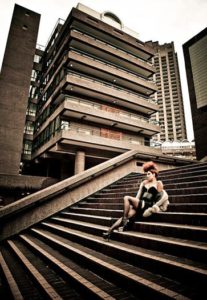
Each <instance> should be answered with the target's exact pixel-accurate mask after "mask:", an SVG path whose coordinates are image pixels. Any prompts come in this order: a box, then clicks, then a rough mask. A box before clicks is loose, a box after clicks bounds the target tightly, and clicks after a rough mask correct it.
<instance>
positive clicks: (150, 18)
mask: <svg viewBox="0 0 207 300" xmlns="http://www.w3.org/2000/svg"><path fill="white" fill-rule="evenodd" d="M15 3H17V4H19V5H21V6H24V7H26V8H28V9H30V10H33V11H35V12H37V13H39V14H41V21H40V28H39V34H38V41H37V42H38V44H40V45H43V46H44V45H46V44H47V41H48V38H49V36H50V34H51V32H52V30H53V28H54V26H55V24H56V23H57V20H58V19H59V18H61V19H63V20H66V18H67V16H68V14H69V13H70V11H71V9H72V7H76V5H77V4H78V3H82V4H84V5H86V6H88V7H90V8H92V9H94V10H96V11H97V12H99V13H102V12H105V11H111V12H113V13H114V14H116V15H117V16H118V17H119V19H121V21H122V23H123V24H124V26H126V27H128V28H130V29H132V30H134V31H136V32H138V33H139V39H140V40H141V41H143V42H145V41H149V40H152V41H159V43H160V44H164V43H170V42H172V41H173V42H174V45H175V51H176V52H177V54H178V61H179V67H180V76H181V85H182V92H183V100H184V110H185V119H186V126H187V137H188V140H189V141H191V140H193V139H194V134H193V127H192V117H191V109H190V102H189V94H188V86H187V79H186V73H185V65H184V57H183V49H182V45H183V44H184V43H185V42H187V41H188V40H189V39H190V38H192V37H193V36H194V35H196V34H197V33H199V32H200V31H201V30H203V29H204V28H205V27H206V26H207V0H79V1H78V0H0V28H1V30H0V41H1V43H0V67H1V65H2V60H3V55H4V51H5V47H6V41H7V36H8V32H9V27H10V23H11V18H12V14H13V9H14V4H15Z"/></svg>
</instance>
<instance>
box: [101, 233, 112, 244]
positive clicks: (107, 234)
mask: <svg viewBox="0 0 207 300" xmlns="http://www.w3.org/2000/svg"><path fill="white" fill-rule="evenodd" d="M102 237H103V239H104V240H105V241H107V242H109V239H110V237H111V232H109V231H107V232H103V234H102Z"/></svg>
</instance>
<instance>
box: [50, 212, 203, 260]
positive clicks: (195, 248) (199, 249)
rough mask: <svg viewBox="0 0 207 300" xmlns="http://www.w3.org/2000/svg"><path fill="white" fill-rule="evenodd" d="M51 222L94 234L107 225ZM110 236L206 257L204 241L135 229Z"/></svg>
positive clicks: (172, 251)
mask: <svg viewBox="0 0 207 300" xmlns="http://www.w3.org/2000/svg"><path fill="white" fill-rule="evenodd" d="M51 221H52V222H54V223H57V224H59V225H62V226H67V227H69V228H73V229H76V230H81V231H84V232H87V233H91V234H94V235H101V234H102V232H103V231H104V230H106V229H107V228H108V227H106V226H100V224H99V225H96V224H93V223H89V222H88V223H87V222H86V220H85V221H79V220H73V219H65V218H58V217H54V218H52V219H51ZM112 238H113V239H115V240H117V241H120V242H124V243H126V244H131V245H139V246H140V247H143V248H146V249H151V250H156V251H161V252H164V253H168V254H171V255H176V256H180V257H185V258H189V259H195V260H196V261H201V262H205V260H206V258H207V246H206V244H205V243H202V242H197V241H190V240H187V239H185V240H182V239H179V238H173V237H166V236H161V235H156V234H154V235H153V234H147V233H141V232H135V231H126V232H124V233H120V232H117V231H114V232H113V235H112Z"/></svg>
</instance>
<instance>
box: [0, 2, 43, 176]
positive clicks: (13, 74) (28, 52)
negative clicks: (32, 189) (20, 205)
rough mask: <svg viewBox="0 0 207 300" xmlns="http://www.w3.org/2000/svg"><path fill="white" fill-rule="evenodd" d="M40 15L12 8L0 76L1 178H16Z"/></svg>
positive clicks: (17, 6) (21, 8) (24, 9)
mask: <svg viewBox="0 0 207 300" xmlns="http://www.w3.org/2000/svg"><path fill="white" fill-rule="evenodd" d="M39 21H40V15H39V14H37V13H35V12H33V11H30V10H28V9H26V8H24V7H21V6H19V5H15V8H14V13H13V17H12V22H11V26H10V31H9V35H8V40H7V45H6V51H5V55H4V60H3V64H2V70H1V74H0V120H1V122H0V149H1V151H0V153H1V154H0V174H5V173H6V174H16V175H17V174H19V168H20V162H21V151H22V143H23V132H24V126H25V116H26V114H25V112H26V109H27V103H28V87H29V85H30V75H31V70H32V68H33V60H34V54H35V49H36V43H37V34H38V28H39Z"/></svg>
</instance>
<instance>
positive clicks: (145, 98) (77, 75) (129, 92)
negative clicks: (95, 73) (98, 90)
mask: <svg viewBox="0 0 207 300" xmlns="http://www.w3.org/2000/svg"><path fill="white" fill-rule="evenodd" d="M66 73H67V75H72V76H74V77H77V78H83V79H84V80H87V81H90V82H93V83H94V82H97V83H99V84H101V85H103V86H107V87H110V88H112V89H114V90H118V91H122V92H125V93H127V94H128V95H134V96H136V97H139V98H141V99H143V100H145V101H147V102H150V103H156V101H155V100H154V99H152V98H150V97H147V96H146V97H145V96H144V95H140V94H139V93H134V92H132V91H131V90H127V89H125V88H122V87H118V86H117V85H116V86H115V85H114V84H112V83H107V82H105V81H102V80H100V79H97V78H92V77H90V76H87V75H85V74H84V76H83V75H81V74H79V73H75V72H71V71H69V70H66Z"/></svg>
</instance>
